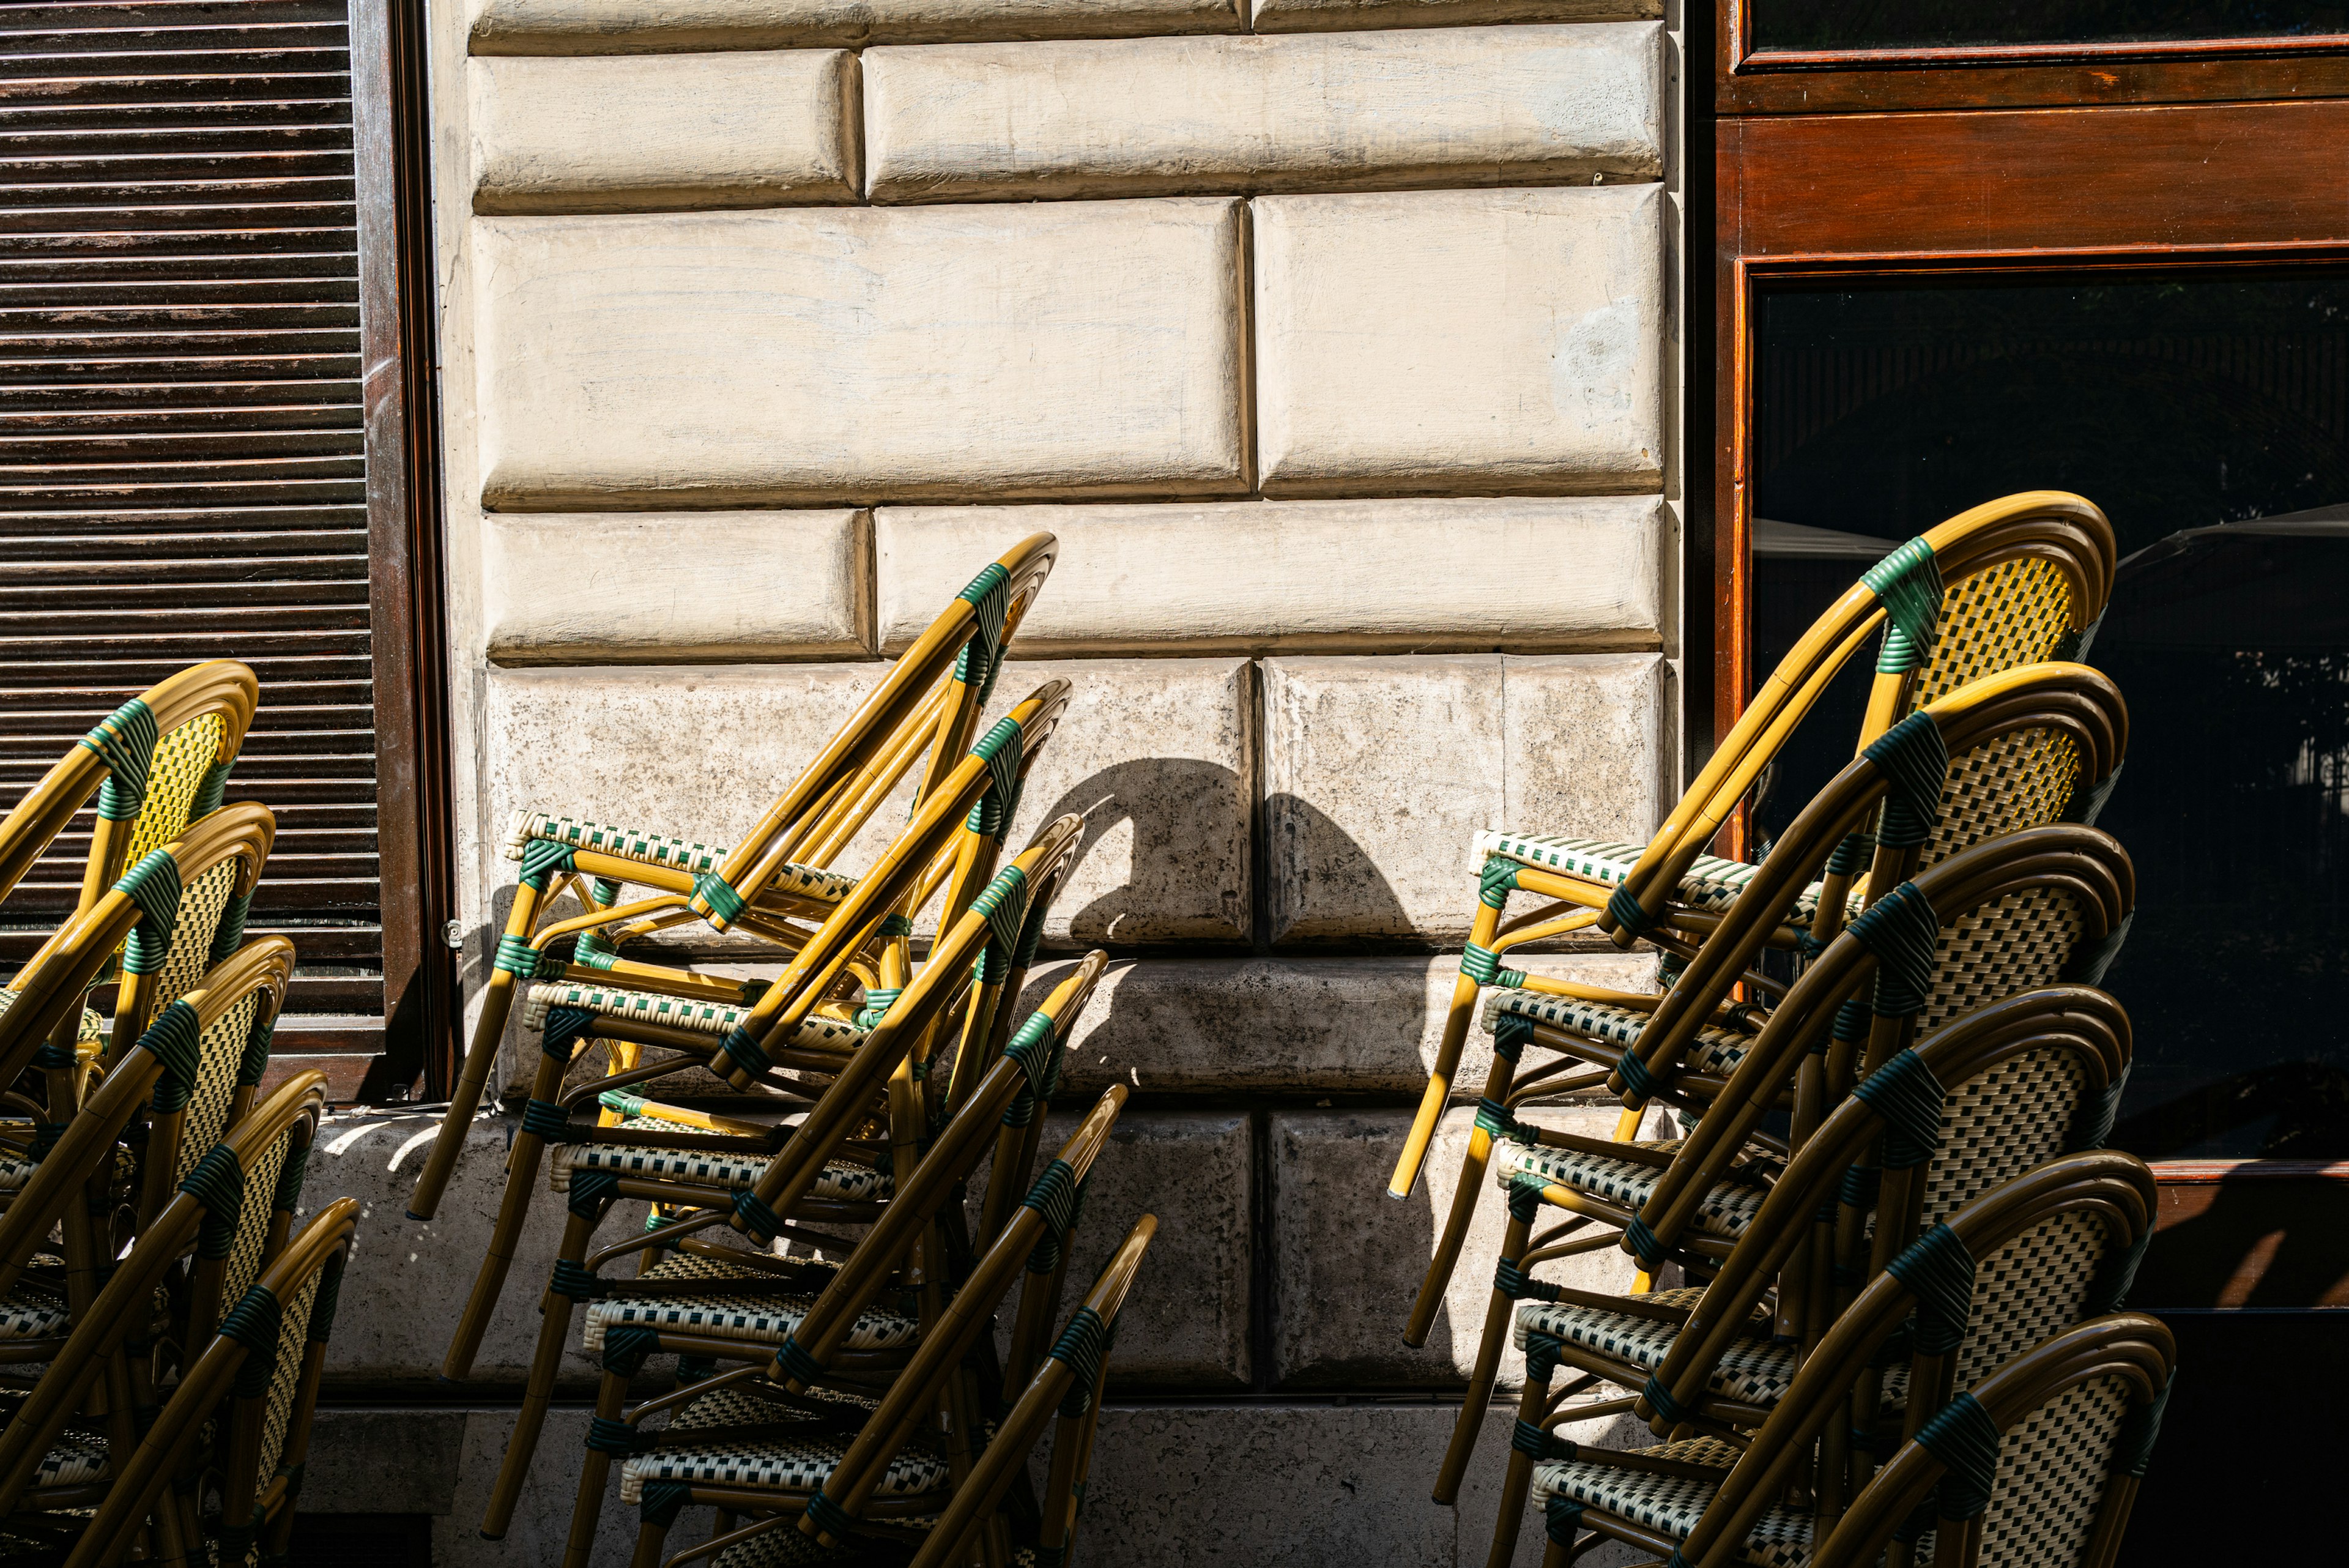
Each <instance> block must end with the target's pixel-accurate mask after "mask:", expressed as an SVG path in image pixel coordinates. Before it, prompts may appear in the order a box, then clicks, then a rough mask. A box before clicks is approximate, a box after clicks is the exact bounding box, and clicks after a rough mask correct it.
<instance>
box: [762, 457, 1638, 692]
mask: <svg viewBox="0 0 2349 1568" xmlns="http://www.w3.org/2000/svg"><path fill="white" fill-rule="evenodd" d="M794 515H796V514H794ZM1046 521H1047V522H1048V523H1049V524H1050V528H1051V530H1052V532H1053V533H1054V534H1055V535H1058V536H1059V538H1060V541H1061V557H1060V561H1059V563H1058V564H1057V565H1056V566H1054V567H1053V569H1052V576H1051V580H1050V582H1049V583H1047V584H1046V585H1045V587H1044V591H1043V593H1042V594H1041V595H1040V596H1039V597H1037V599H1036V601H1035V604H1034V606H1033V607H1031V608H1030V610H1029V612H1028V618H1027V619H1026V620H1025V621H1023V622H1022V623H1021V625H1020V628H1019V645H1018V646H1019V650H1020V651H1021V653H1022V654H1023V655H1024V654H1037V653H1058V652H1077V651H1080V650H1081V651H1084V652H1089V653H1107V652H1137V653H1172V652H1177V651H1188V652H1208V651H1226V650H1228V651H1233V652H1251V653H1268V652H1276V651H1281V652H1287V651H1297V652H1316V651H1339V650H1371V649H1391V650H1400V649H1412V650H1414V651H1419V652H1438V651H1444V650H1448V649H1492V648H1496V647H1497V648H1508V649H1568V648H1572V649H1602V648H1653V647H1655V646H1656V644H1657V642H1658V639H1659V638H1660V635H1661V633H1660V630H1659V628H1660V627H1661V624H1662V611H1661V590H1662V584H1661V578H1662V569H1663V560H1664V555H1665V548H1666V544H1667V541H1668V540H1669V537H1670V535H1669V533H1668V532H1667V525H1666V524H1665V521H1664V519H1663V517H1662V515H1661V509H1660V507H1659V506H1658V505H1657V504H1656V503H1655V502H1653V501H1651V500H1650V499H1648V498H1647V497H1644V496H1604V497H1599V496H1593V497H1581V498H1574V499H1533V498H1516V497H1511V498H1502V499H1490V500H1466V501H1458V500H1450V501H1289V502H1266V503H1256V504H1246V503H1243V504H1209V505H1181V504H1176V505H1158V506H1147V505H1145V506H1088V505H1072V506H1059V507H1055V508H1053V509H1052V513H1051V514H1050V517H1049V518H1048V519H1046ZM1035 522H1036V514H1035V510H1034V509H1033V508H1032V507H1009V506H951V507H948V506H941V507H899V506H890V507H884V508H882V509H881V510H880V511H879V512H877V513H876V514H874V555H875V559H876V571H875V576H876V577H877V579H878V584H877V587H878V593H879V604H880V609H879V627H880V637H881V642H882V647H883V648H884V649H886V650H887V651H890V652H893V653H894V652H895V651H897V650H898V649H903V648H905V646H906V645H908V644H909V643H911V642H912V641H913V639H915V638H916V637H918V636H920V635H921V633H922V630H923V628H926V627H927V626H928V625H929V623H930V620H931V619H932V618H933V617H935V616H936V613H937V607H938V606H939V605H941V604H943V603H944V602H946V600H947V598H948V597H951V596H952V595H953V594H954V593H955V592H956V591H957V589H959V588H960V587H962V585H963V583H964V582H965V581H967V580H968V576H969V570H968V563H969V562H972V561H978V560H984V559H986V558H987V557H988V555H989V554H990V553H992V552H999V551H1000V550H1001V549H1002V548H1003V545H1004V542H1006V541H1008V540H1009V539H1011V538H1014V537H1016V536H1018V535H1019V532H1020V530H1021V529H1023V528H1026V527H1030V526H1032V525H1033V524H1035ZM1533 561H1540V562H1547V563H1552V564H1554V565H1555V566H1557V568H1558V570H1557V573H1556V574H1555V576H1554V577H1553V578H1550V579H1546V580H1545V581H1544V582H1543V584H1542V586H1541V588H1540V591H1530V590H1529V591H1526V592H1523V593H1511V592H1495V571H1496V569H1504V568H1505V565H1506V563H1510V562H1533Z"/></svg>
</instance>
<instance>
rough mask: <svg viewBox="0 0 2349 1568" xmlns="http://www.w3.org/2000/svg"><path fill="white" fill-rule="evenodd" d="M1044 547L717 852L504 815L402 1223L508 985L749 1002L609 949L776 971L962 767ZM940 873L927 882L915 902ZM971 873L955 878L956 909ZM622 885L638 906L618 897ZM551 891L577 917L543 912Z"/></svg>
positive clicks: (904, 953)
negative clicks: (503, 874) (479, 984)
mask: <svg viewBox="0 0 2349 1568" xmlns="http://www.w3.org/2000/svg"><path fill="white" fill-rule="evenodd" d="M1058 549H1059V546H1058V545H1057V544H1056V542H1055V541H1054V539H1053V537H1052V535H1050V534H1036V535H1030V537H1028V538H1027V539H1024V540H1022V541H1021V542H1020V543H1019V545H1016V546H1015V547H1014V548H1013V549H1012V550H1010V551H1009V553H1008V554H1006V555H1005V556H1002V557H1001V558H1000V559H999V560H997V561H995V562H993V563H991V564H989V565H988V566H987V567H986V568H985V569H984V570H983V571H981V572H980V573H979V575H978V576H977V577H976V578H974V579H973V580H972V582H971V583H970V585H969V586H968V587H966V588H965V589H964V590H963V591H962V593H961V594H960V595H958V596H957V597H956V599H955V600H954V602H953V603H952V604H950V605H948V606H947V609H946V612H945V613H944V614H942V615H941V616H939V617H938V618H937V619H936V621H934V622H933V623H932V624H931V626H930V627H929V628H928V629H927V630H926V631H925V632H924V633H923V634H922V636H921V637H919V638H918V639H916V640H915V642H914V643H913V645H912V646H911V647H910V648H908V649H906V650H905V653H904V654H903V655H902V656H900V657H899V658H898V659H897V660H896V662H895V664H894V665H893V666H892V668H891V670H890V672H889V675H888V677H887V678H886V679H885V680H884V681H883V682H882V684H881V686H880V688H879V689H878V690H877V691H874V693H873V695H872V696H871V697H870V698H868V699H866V701H864V703H863V705H862V706H860V707H859V709H858V710H857V711H856V713H855V714H854V716H853V717H852V718H851V719H850V720H849V721H848V722H847V723H846V724H845V725H844V726H843V728H842V729H841V730H840V732H838V733H837V734H835V735H834V736H833V738H832V740H831V741H830V742H828V743H827V744H826V745H825V746H824V747H823V750H822V751H821V752H819V753H818V754H817V755H816V757H815V759H814V760H813V761H812V762H811V763H809V764H808V766H807V768H806V769H805V771H803V772H802V774H800V776H799V777H798V778H797V779H796V780H794V781H793V782H792V784H791V785H790V786H789V787H788V788H787V789H785V790H784V791H783V793H782V794H781V795H780V796H778V797H777V798H776V799H775V801H774V803H773V804H772V805H771V806H770V807H769V808H768V809H767V811H766V813H765V814H764V815H762V816H761V818H760V820H759V822H758V824H757V825H756V826H754V827H753V828H752V829H751V831H750V835H749V836H747V837H745V838H744V839H743V840H742V841H741V842H740V843H738V844H736V845H734V846H732V847H731V848H725V847H720V846H712V845H707V844H700V843H695V842H691V841H688V840H687V839H684V838H681V837H678V836H671V835H667V834H662V833H657V832H650V831H646V830H643V829H640V828H636V827H616V826H609V825H605V824H599V823H595V822H590V821H586V820H585V819H583V818H579V817H574V816H568V815H556V814H553V813H547V812H540V811H531V810H525V811H523V812H519V813H517V814H516V815H515V817H514V820H513V821H512V824H511V825H510V832H509V836H508V843H507V845H506V852H507V854H508V855H509V856H511V857H512V858H514V859H516V860H518V861H520V862H521V863H522V873H521V877H520V879H519V881H518V883H517V885H516V887H515V889H514V895H513V903H512V908H511V909H510V910H509V911H508V918H507V921H506V927H505V933H504V935H503V936H502V938H501V939H500V940H499V943H498V950H497V957H496V961H495V963H494V965H493V967H492V971H491V973H490V976H489V981H488V985H487V987H486V989H485V994H484V997H483V1004H482V1011H481V1017H480V1020H479V1022H478V1023H477V1024H476V1026H475V1029H474V1033H473V1038H472V1042H471V1045H470V1047H469V1048H468V1050H467V1052H466V1055H465V1062H464V1065H463V1067H462V1069H461V1071H460V1074H459V1076H458V1082H457V1085H456V1089H455V1093H454V1095H453V1096H452V1097H451V1100H450V1106H449V1109H448V1112H447V1114H446V1115H445V1116H444V1117H443V1119H442V1122H441V1126H440V1133H439V1135H438V1137H436V1139H435V1141H434V1143H433V1146H432V1148H431V1150H430V1152H429V1155H428V1157H427V1158H426V1160H425V1163H424V1166H423V1168H422V1170H421V1171H420V1172H419V1176H418V1178H417V1184H416V1189H415V1192H414V1194H413V1196H412V1197H411V1198H410V1199H409V1216H410V1218H413V1219H418V1220H429V1219H430V1218H432V1216H433V1214H434V1213H435V1212H436V1211H437V1210H438V1209H439V1207H440V1199H441V1195H442V1193H443V1192H444V1191H445V1190H446V1189H447V1186H448V1182H449V1179H450V1175H451V1173H452V1172H453V1171H454V1170H455V1168H456V1165H457V1160H458V1158H459V1155H460V1152H461V1151H462V1148H463V1144H464V1136H465V1127H466V1125H467V1124H468V1123H469V1122H470V1121H471V1118H472V1116H473V1113H474V1111H475V1110H476V1108H477V1107H478V1106H479V1105H480V1103H481V1091H482V1089H483V1087H484V1085H486V1084H487V1082H488V1079H489V1075H490V1071H491V1068H492V1064H493V1063H494V1061H495V1059H496V1055H497V1049H498V1044H499V1041H500V1039H501V1038H502V1035H503V1033H504V1031H505V1026H506V1021H507V1019H508V1017H509V1015H510V1013H511V1011H512V1005H513V1002H514V1000H515V992H516V989H517V987H518V986H520V985H523V984H528V983H533V982H537V981H551V980H560V981H569V982H571V984H572V985H573V986H574V987H575V988H577V994H576V996H575V997H574V1000H572V1001H571V1002H568V1003H567V1005H568V1006H570V1007H573V1008H585V1009H586V1010H588V1011H592V1012H611V1013H614V1014H618V1015H629V1014H633V1015H635V1016H637V1017H641V1018H644V1019H647V1020H648V1021H650V1022H653V1023H660V1024H664V1025H671V1026H673V1025H675V1024H676V1023H678V1021H679V1020H684V1021H686V1022H685V1026H686V1027H688V1028H692V1027H696V1026H703V1027H705V1031H706V1025H707V1024H708V1023H709V1020H710V1019H712V1018H714V1017H716V1016H718V1015H719V1014H722V1013H730V1014H736V1015H739V1014H740V1013H741V1012H744V1011H745V1010H747V1009H749V1008H750V1007H751V1006H752V1005H753V1004H754V1003H756V1002H758V1001H759V1000H760V998H761V993H762V991H763V982H762V981H750V982H749V983H747V984H746V983H745V982H743V981H736V980H730V979H725V978H722V977H717V976H710V975H704V974H698V973H695V972H693V971H688V970H683V969H677V968H673V967H669V966H665V965H661V964H657V963H652V962H648V961H644V960H641V959H637V958H626V957H622V956H620V954H619V952H618V948H619V946H620V945H621V944H623V943H626V942H629V941H631V940H633V939H637V938H642V937H646V936H649V935H651V934H653V933H655V932H657V931H673V930H676V929H678V928H683V927H689V926H699V927H701V928H703V929H706V930H708V931H709V932H714V933H720V934H726V933H730V934H732V935H733V936H734V937H736V938H737V939H744V940H753V941H756V942H759V943H761V944H764V945H766V946H768V947H770V948H771V950H773V951H774V952H775V953H776V955H777V957H778V959H779V961H780V960H788V959H789V958H790V957H791V956H792V955H793V954H796V953H797V952H798V951H799V950H801V949H802V947H803V946H804V945H805V943H806V942H807V941H808V940H810V938H811V937H812V935H813V933H814V932H815V931H816V930H817V929H822V928H823V926H824V924H825V923H826V922H827V921H828V919H830V917H831V916H832V915H833V913H834V912H835V911H836V910H837V909H838V908H839V907H840V906H841V904H842V903H843V901H844V900H846V899H847V898H849V897H850V895H851V894H852V893H853V892H854V890H855V888H856V887H857V878H856V877H854V876H852V875H849V874H847V873H845V872H843V871H842V870H840V869H839V868H837V867H836V865H835V864H834V863H835V862H836V861H837V860H838V859H839V858H840V857H841V856H842V855H843V853H844V852H845V851H846V850H847V848H848V847H849V845H850V841H851V840H852V839H853V838H854V837H855V836H856V835H857V833H858V830H859V829H860V828H862V827H863V826H864V825H865V823H866V822H867V821H868V820H869V819H870V817H871V815H872V814H873V812H874V810H875V809H876V808H877V807H878V806H879V805H881V803H882V802H883V801H884V800H885V799H887V798H888V797H889V796H890V794H892V792H893V791H895V788H896V787H897V785H898V784H900V783H901V781H903V780H904V779H905V776H906V775H907V774H909V773H910V772H912V770H913V769H914V768H915V766H916V764H917V763H919V764H921V766H922V773H921V775H920V778H919V781H918V784H917V787H916V800H915V804H916V809H917V810H918V809H919V807H920V806H921V805H923V804H924V803H926V801H927V800H928V798H929V797H930V795H931V794H933V793H934V792H935V791H936V789H937V788H938V787H939V786H940V785H941V784H943V782H944V781H945V779H946V777H947V775H948V774H951V773H953V772H954V770H955V769H956V767H957V764H958V763H960V761H961V759H962V755H963V753H964V751H965V749H966V748H968V746H969V745H970V744H971V742H972V740H973V738H974V736H976V735H977V733H978V722H979V718H980V714H981V711H982V710H983V709H984V708H985V706H986V703H987V701H988V696H989V695H990V693H991V692H992V691H993V690H994V687H995V682H996V679H997V676H998V675H999V672H1000V670H1001V669H1002V663H1003V657H1004V651H1005V649H1006V647H1007V646H1008V644H1009V641H1010V639H1011V638H1012V637H1013V636H1014V635H1015V634H1016V633H1017V631H1018V630H1019V624H1020V622H1021V620H1022V619H1023V618H1025V616H1026V614H1027V611H1028V608H1029V607H1030V605H1031V604H1032V603H1033V602H1034V600H1035V597H1036V595H1037V594H1038V593H1040V591H1042V588H1043V586H1044V582H1045V579H1046V578H1047V577H1048V576H1050V573H1051V569H1052V564H1053V561H1054V560H1055V558H1056V557H1057V555H1058ZM927 869H928V868H926V870H927ZM946 874H947V868H943V867H942V868H939V869H938V870H936V871H935V872H933V873H932V876H933V884H932V888H926V889H925V893H927V892H929V891H932V890H934V888H935V883H936V880H939V879H943V877H945V875H946ZM985 881H986V877H984V876H980V877H978V881H977V882H976V883H973V882H970V881H969V880H968V876H966V877H963V878H962V880H961V883H960V886H961V889H962V893H963V897H964V898H966V900H967V899H968V897H969V895H970V894H971V893H973V892H975V891H976V890H977V888H978V886H981V885H984V883H985ZM566 888H567V889H568V890H569V891H571V892H572V893H573V894H574V896H575V897H576V898H577V899H578V901H579V903H580V905H581V906H582V907H583V909H584V910H585V912H584V913H583V914H581V915H579V916H577V917H574V918H571V919H561V920H554V921H547V920H545V919H544V917H545V915H546V914H547V913H548V912H549V910H550V909H551V907H552V906H553V905H554V902H555V898H556V896H557V894H559V893H560V892H562V891H564V889H566ZM626 888H639V889H644V890H646V896H644V897H639V898H629V899H627V900H626V901H623V900H622V894H623V891H624V890H625V889H626ZM949 908H950V909H951V906H949ZM894 913H895V915H896V916H897V918H896V919H891V920H886V921H885V922H884V929H882V930H880V931H879V932H877V933H875V934H874V937H873V938H872V939H871V940H870V945H871V946H872V947H873V948H874V951H873V952H872V953H870V954H869V955H864V957H862V958H861V959H860V963H859V968H860V971H862V973H861V976H860V977H861V978H865V979H868V980H869V981H870V984H869V985H868V986H867V991H868V992H869V1001H870V1002H874V1003H881V1004H885V998H886V996H887V995H888V994H889V993H890V992H894V991H895V990H897V989H900V988H902V986H903V985H904V983H905V976H906V974H907V972H908V966H909V958H908V950H907V947H906V942H905V939H906V938H907V937H908V936H909V935H910V934H911V931H912V924H911V919H910V916H911V915H912V914H913V913H914V909H905V910H899V911H894ZM557 940H565V941H566V943H567V945H568V948H569V952H568V955H567V958H566V957H565V956H561V955H557V954H555V953H554V951H553V950H552V949H551V944H553V943H554V942H556V941H557ZM535 1005H536V1006H538V1007H543V1005H544V1004H543V1002H540V1003H537V1004H535ZM738 1021H739V1018H738ZM731 1026H732V1025H731V1024H728V1025H726V1026H724V1027H721V1028H719V1030H718V1033H724V1032H725V1028H727V1027H731ZM635 1056H636V1045H635V1044H634V1043H633V1042H629V1041H626V1040H621V1041H620V1043H619V1044H618V1046H617V1055H616V1060H617V1061H619V1063H620V1064H622V1065H627V1064H632V1063H633V1062H634V1060H635ZM454 1375H455V1374H452V1376H454Z"/></svg>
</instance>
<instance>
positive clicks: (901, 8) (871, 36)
mask: <svg viewBox="0 0 2349 1568" xmlns="http://www.w3.org/2000/svg"><path fill="white" fill-rule="evenodd" d="M1487 3H1489V0H1487ZM1244 31H1246V27H1245V26H1244V24H1243V23H1242V21H1241V19H1240V9H1239V6H1238V5H1237V4H1235V0H677V3H674V4H669V5H659V6H647V5H641V4H639V3H637V0H473V5H472V16H471V23H470V25H469V26H468V28H467V33H468V35H469V37H468V47H470V48H471V52H472V53H474V54H476V55H620V54H652V53H671V52H676V51H679V50H688V49H784V48H793V47H797V48H806V47H812V46H815V45H823V44H834V45H850V46H854V45H863V44H882V43H888V44H936V43H954V42H957V41H963V40H976V39H983V38H1124V37H1133V36H1137V35H1142V34H1165V33H1238V32H1244Z"/></svg>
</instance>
